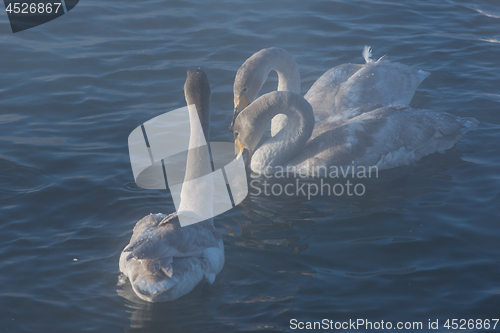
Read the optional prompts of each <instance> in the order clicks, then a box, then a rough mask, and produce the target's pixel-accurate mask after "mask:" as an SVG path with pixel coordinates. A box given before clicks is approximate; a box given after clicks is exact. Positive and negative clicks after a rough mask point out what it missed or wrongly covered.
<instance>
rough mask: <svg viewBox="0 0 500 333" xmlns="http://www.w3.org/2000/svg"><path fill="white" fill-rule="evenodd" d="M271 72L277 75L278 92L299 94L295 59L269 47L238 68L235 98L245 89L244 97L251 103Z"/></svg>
mask: <svg viewBox="0 0 500 333" xmlns="http://www.w3.org/2000/svg"><path fill="white" fill-rule="evenodd" d="M273 70H274V71H276V72H277V73H278V91H291V92H293V93H296V94H298V93H300V73H299V67H298V66H297V63H296V62H295V59H294V58H293V57H292V55H291V54H290V53H288V52H287V51H285V50H284V49H281V48H277V47H270V48H267V49H263V50H260V51H259V52H257V53H255V54H254V55H252V56H251V57H250V58H248V59H247V61H245V63H244V64H243V65H242V66H241V67H240V69H239V70H238V73H237V74H236V79H235V84H234V88H235V89H234V93H235V98H239V94H240V93H241V92H242V91H243V88H245V87H246V88H247V89H248V90H247V92H245V96H246V98H247V100H248V102H249V103H252V102H253V101H254V100H255V99H256V98H257V95H258V93H259V91H260V89H261V88H262V86H263V85H264V82H266V80H267V77H268V76H269V73H270V72H271V71H273ZM240 86H241V87H240ZM236 94H238V96H236Z"/></svg>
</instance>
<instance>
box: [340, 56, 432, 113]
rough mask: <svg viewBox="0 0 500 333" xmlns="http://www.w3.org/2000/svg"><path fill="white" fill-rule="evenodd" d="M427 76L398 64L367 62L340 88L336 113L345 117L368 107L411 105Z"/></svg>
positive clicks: (381, 61)
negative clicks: (346, 114) (349, 112)
mask: <svg viewBox="0 0 500 333" xmlns="http://www.w3.org/2000/svg"><path fill="white" fill-rule="evenodd" d="M427 76H429V73H427V72H424V71H421V70H415V69H413V68H411V67H409V66H406V65H403V64H400V63H396V62H390V61H383V60H379V61H377V62H373V61H372V62H368V63H367V64H365V65H364V66H363V67H362V68H361V69H360V70H359V71H357V72H356V73H354V74H353V75H352V76H351V77H349V79H348V80H346V81H345V82H343V83H342V84H341V86H340V87H339V88H338V93H337V94H336V96H335V104H334V105H335V110H336V112H337V113H342V112H345V110H348V109H350V108H355V107H358V106H360V105H369V104H380V105H383V106H390V105H409V104H410V102H411V99H412V98H413V95H414V94H415V91H416V90H417V87H418V86H419V85H420V83H421V82H422V81H423V80H424V79H425V78H426V77H427Z"/></svg>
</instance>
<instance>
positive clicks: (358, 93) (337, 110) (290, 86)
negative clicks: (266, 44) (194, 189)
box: [230, 46, 429, 136]
mask: <svg viewBox="0 0 500 333" xmlns="http://www.w3.org/2000/svg"><path fill="white" fill-rule="evenodd" d="M371 56H372V52H371V48H370V47H369V46H365V47H364V50H363V57H364V59H365V62H366V63H365V64H364V65H361V64H343V65H339V66H336V67H334V68H332V69H330V70H328V71H327V72H326V73H324V74H323V75H322V76H321V77H320V78H319V79H318V80H317V81H316V82H315V83H314V84H313V85H312V87H311V88H310V89H309V91H308V92H307V93H306V94H305V96H304V98H305V99H306V100H307V101H308V102H309V103H310V104H311V105H312V107H313V111H314V116H315V119H316V123H319V122H320V121H322V120H325V119H327V118H330V117H332V118H331V120H348V119H351V118H353V117H355V116H356V115H358V114H359V112H360V111H363V112H366V111H369V110H372V109H374V108H375V106H376V105H382V106H389V105H399V104H401V105H409V104H410V102H411V99H412V98H413V95H414V94H415V90H416V89H417V87H418V86H419V85H420V83H421V82H422V81H423V80H424V79H425V78H426V77H427V76H429V73H428V72H424V71H421V70H415V69H413V68H411V67H408V66H406V65H403V64H400V63H395V62H390V61H387V60H386V58H385V56H384V57H381V58H380V59H378V60H377V61H374V60H372V59H371ZM272 70H274V71H276V72H277V73H278V91H291V92H293V93H296V94H299V93H300V74H299V70H298V66H297V63H296V62H295V60H294V58H293V56H292V55H291V54H290V53H288V52H287V51H285V50H284V49H281V48H277V47H271V48H267V49H262V50H260V51H259V52H257V53H255V54H253V55H252V56H251V57H250V58H248V59H247V60H246V61H245V62H244V63H243V65H241V67H240V68H239V69H238V72H237V73H236V78H235V80H234V87H233V93H234V113H233V120H232V122H231V126H230V130H232V126H233V124H234V120H235V119H236V116H237V115H238V113H240V112H241V110H243V109H244V108H245V107H246V106H248V105H249V104H250V103H252V102H253V101H254V100H255V98H257V94H258V93H259V91H260V89H261V88H262V85H263V84H264V82H265V81H266V79H267V76H268V75H269V73H270V72H271V71H272ZM370 105H371V106H372V107H371V108H368V107H367V106H370ZM361 106H365V107H363V108H359V107H361ZM285 124H286V117H284V116H283V115H278V116H277V117H276V118H275V119H273V121H272V125H271V135H272V136H274V135H275V134H276V133H278V132H279V130H280V129H281V128H283V126H285Z"/></svg>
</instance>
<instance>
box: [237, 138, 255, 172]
mask: <svg viewBox="0 0 500 333" xmlns="http://www.w3.org/2000/svg"><path fill="white" fill-rule="evenodd" d="M234 148H235V152H236V155H240V154H241V155H242V156H243V163H244V164H245V166H248V165H250V159H251V157H252V151H251V150H250V149H247V148H245V147H243V145H242V144H241V142H240V139H238V138H236V139H235V140H234ZM238 157H239V156H238Z"/></svg>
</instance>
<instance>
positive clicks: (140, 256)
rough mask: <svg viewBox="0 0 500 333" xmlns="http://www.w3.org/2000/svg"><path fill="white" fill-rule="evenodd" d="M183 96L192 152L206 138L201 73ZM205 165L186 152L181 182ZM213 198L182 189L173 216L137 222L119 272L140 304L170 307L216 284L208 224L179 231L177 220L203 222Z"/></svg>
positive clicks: (206, 188) (214, 242) (220, 252)
mask: <svg viewBox="0 0 500 333" xmlns="http://www.w3.org/2000/svg"><path fill="white" fill-rule="evenodd" d="M184 92H185V96H186V102H187V104H188V105H192V104H194V105H196V109H194V108H189V119H190V123H191V132H190V133H191V134H190V139H189V140H190V141H189V146H190V148H192V147H197V146H198V145H199V143H200V142H204V141H205V137H204V136H206V137H207V138H208V135H209V134H208V130H209V124H210V123H209V105H210V86H209V83H208V79H207V76H206V74H205V73H204V72H203V71H202V70H201V69H198V70H190V71H188V76H187V80H186V84H185V86H184ZM196 111H197V112H198V113H197V112H196ZM198 117H199V119H200V122H201V124H202V127H203V130H204V134H203V133H200V131H196V129H199V125H198V127H195V125H194V124H195V121H194V120H195V119H196V120H197V118H198ZM209 165H210V164H209V156H208V152H204V151H202V149H198V150H197V149H190V150H189V152H188V157H187V165H186V179H195V178H198V177H199V176H200V175H203V174H206V173H207V170H205V169H206V167H207V166H209ZM208 171H209V172H210V171H211V170H208ZM188 184H189V183H188ZM212 196H213V183H210V182H204V183H202V184H200V183H199V182H197V186H189V185H186V184H184V185H183V187H182V191H181V204H180V207H179V211H178V212H177V213H173V214H170V215H168V216H167V215H164V214H154V215H153V214H150V215H148V216H146V217H144V218H143V219H141V220H140V221H138V222H137V224H136V225H135V227H134V231H133V234H132V238H131V240H130V243H129V244H128V245H127V246H126V247H125V249H124V250H123V251H122V253H121V256H120V271H121V272H122V273H123V274H124V275H125V276H127V277H128V278H129V280H130V282H131V284H132V288H133V290H134V291H135V293H136V294H137V296H139V297H140V298H141V299H143V300H146V301H149V302H161V301H171V300H174V299H176V298H179V297H181V296H182V295H185V294H187V293H189V292H190V291H191V290H192V289H193V288H194V287H195V286H196V285H197V284H198V283H199V282H200V281H202V280H203V279H205V280H207V281H208V282H209V283H212V282H213V281H214V280H215V276H216V275H217V274H218V273H219V272H220V271H221V269H222V267H223V265H224V245H223V242H222V238H221V236H220V235H219V233H218V232H217V230H216V229H215V228H214V225H213V219H209V220H205V221H203V222H199V223H195V224H191V225H188V226H185V227H181V226H180V224H179V219H178V216H180V215H183V218H186V219H189V218H195V219H197V220H199V216H200V215H201V216H207V215H205V214H207V211H209V210H211V209H212V208H213V203H212V202H211V200H210V199H211V198H212ZM207 198H208V200H207ZM210 216H212V215H210Z"/></svg>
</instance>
